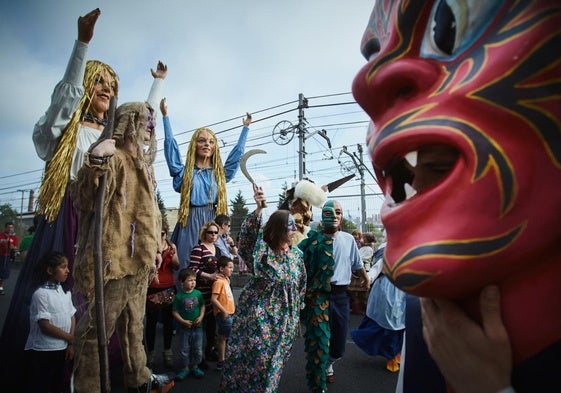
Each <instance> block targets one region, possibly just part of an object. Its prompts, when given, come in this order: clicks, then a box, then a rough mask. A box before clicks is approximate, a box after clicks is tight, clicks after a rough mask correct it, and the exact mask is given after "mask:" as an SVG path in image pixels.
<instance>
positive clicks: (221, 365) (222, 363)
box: [216, 361, 224, 370]
mask: <svg viewBox="0 0 561 393" xmlns="http://www.w3.org/2000/svg"><path fill="white" fill-rule="evenodd" d="M223 368H224V361H218V362H216V369H217V370H222V369H223Z"/></svg>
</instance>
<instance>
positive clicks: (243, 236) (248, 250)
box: [238, 185, 265, 266]
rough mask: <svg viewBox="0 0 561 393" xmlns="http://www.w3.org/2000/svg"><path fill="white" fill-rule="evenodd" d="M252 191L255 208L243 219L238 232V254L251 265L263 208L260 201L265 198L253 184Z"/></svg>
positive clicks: (260, 190) (259, 188) (261, 191)
mask: <svg viewBox="0 0 561 393" xmlns="http://www.w3.org/2000/svg"><path fill="white" fill-rule="evenodd" d="M253 191H254V194H253V199H254V200H255V203H256V205H257V208H256V209H255V210H254V211H253V212H252V213H250V214H249V215H248V216H247V217H246V218H245V220H243V222H242V224H241V226H240V232H239V234H238V255H239V256H241V257H242V259H243V260H244V261H245V262H246V263H247V265H248V266H253V251H254V250H255V244H256V243H257V237H258V235H259V230H260V229H261V218H262V217H261V211H262V210H263V208H262V207H261V203H260V201H263V200H265V196H264V194H263V190H262V189H261V187H257V186H255V185H253Z"/></svg>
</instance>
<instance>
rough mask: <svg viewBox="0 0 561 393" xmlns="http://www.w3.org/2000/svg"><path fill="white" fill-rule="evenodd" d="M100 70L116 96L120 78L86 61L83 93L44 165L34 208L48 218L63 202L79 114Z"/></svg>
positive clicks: (89, 99) (97, 63)
mask: <svg viewBox="0 0 561 393" xmlns="http://www.w3.org/2000/svg"><path fill="white" fill-rule="evenodd" d="M103 72H107V73H108V74H109V75H111V76H112V77H113V78H114V80H115V88H114V92H115V97H117V94H118V86H119V78H118V77H117V74H116V73H115V71H113V69H112V68H111V67H110V66H108V65H107V64H105V63H102V62H100V61H97V60H90V61H88V62H87V63H86V70H85V73H84V81H83V86H84V95H83V96H82V98H81V99H80V102H79V103H78V107H77V108H76V110H75V111H74V113H73V114H72V117H71V118H70V121H69V122H68V124H67V125H66V127H65V129H64V132H63V134H62V137H61V138H60V142H59V144H58V146H57V148H56V151H55V154H54V155H53V158H52V160H51V161H49V162H48V163H47V165H46V168H45V173H44V174H43V180H42V182H41V187H40V188H39V197H38V203H39V207H38V211H37V212H38V214H43V215H45V219H46V220H47V222H52V221H54V220H55V219H56V217H57V215H58V212H59V210H60V207H61V205H62V200H63V199H64V193H65V190H66V186H67V184H68V181H69V179H70V167H71V165H72V156H73V154H74V150H75V149H76V139H77V135H78V127H79V125H80V121H81V120H82V116H83V115H84V114H85V113H87V112H88V110H89V109H90V105H91V102H92V92H93V87H94V86H95V84H96V83H97V81H98V78H99V75H100V74H101V73H103ZM105 116H106V114H105ZM100 135H101V133H100Z"/></svg>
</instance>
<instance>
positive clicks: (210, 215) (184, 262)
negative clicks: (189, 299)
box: [171, 206, 216, 274]
mask: <svg viewBox="0 0 561 393" xmlns="http://www.w3.org/2000/svg"><path fill="white" fill-rule="evenodd" d="M215 216H216V211H215V210H214V209H213V208H208V207H206V206H191V207H190V208H189V217H188V218H187V224H186V225H185V226H181V223H180V222H179V221H178V222H177V224H175V228H174V229H173V234H172V235H171V242H172V243H174V244H175V246H176V247H177V257H178V258H179V270H181V269H183V268H185V267H187V266H189V262H190V256H191V249H192V248H193V247H194V246H195V245H196V244H198V243H199V233H200V231H201V228H202V227H203V225H204V224H205V223H206V222H208V221H212V220H214V217H215ZM179 270H178V271H179ZM176 274H177V273H176Z"/></svg>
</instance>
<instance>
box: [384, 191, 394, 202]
mask: <svg viewBox="0 0 561 393" xmlns="http://www.w3.org/2000/svg"><path fill="white" fill-rule="evenodd" d="M385 196H386V201H385V203H386V205H388V206H395V201H394V199H393V198H392V195H391V193H390V192H389V190H386V195H385Z"/></svg>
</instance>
